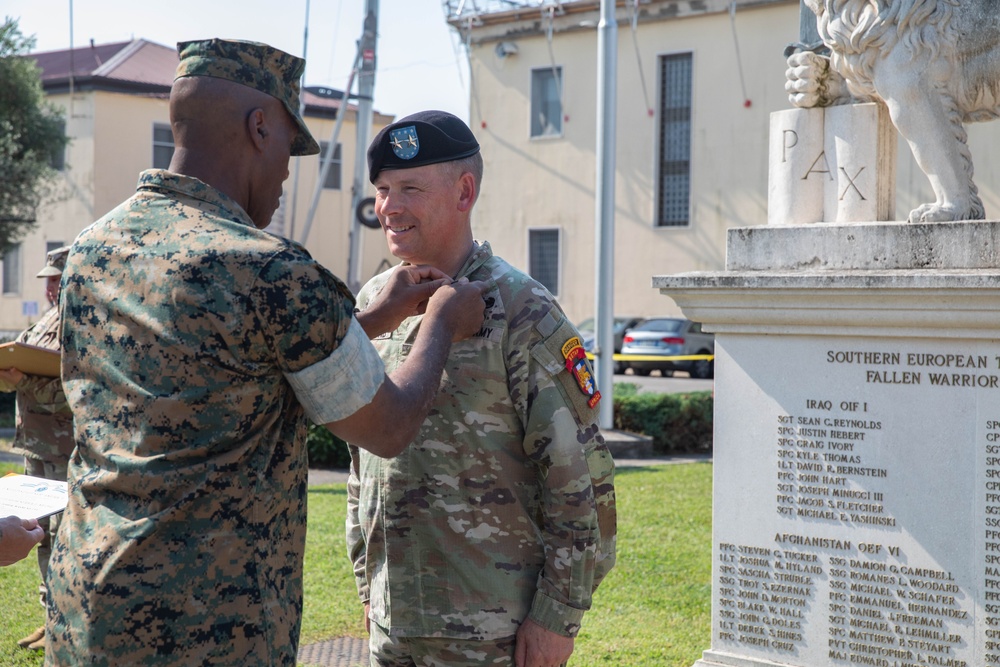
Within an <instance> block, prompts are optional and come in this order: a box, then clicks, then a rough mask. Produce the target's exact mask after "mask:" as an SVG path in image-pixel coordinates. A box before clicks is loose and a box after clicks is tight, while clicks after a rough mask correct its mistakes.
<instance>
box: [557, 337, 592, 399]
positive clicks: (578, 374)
mask: <svg viewBox="0 0 1000 667" xmlns="http://www.w3.org/2000/svg"><path fill="white" fill-rule="evenodd" d="M562 355H563V357H565V359H566V369H567V370H568V371H569V372H570V373H572V374H573V377H574V378H576V384H577V386H578V387H580V391H582V392H583V394H584V396H588V397H589V398H588V399H587V405H589V406H590V407H594V406H595V405H597V403H598V402H599V401H600V400H601V392H599V391H597V382H595V381H594V369H593V367H591V365H590V360H589V359H587V351H586V350H584V349H583V344H582V343H581V342H580V339H579V338H577V337H576V336H573V337H572V338H570V339H569V340H568V341H566V342H565V343H563V346H562Z"/></svg>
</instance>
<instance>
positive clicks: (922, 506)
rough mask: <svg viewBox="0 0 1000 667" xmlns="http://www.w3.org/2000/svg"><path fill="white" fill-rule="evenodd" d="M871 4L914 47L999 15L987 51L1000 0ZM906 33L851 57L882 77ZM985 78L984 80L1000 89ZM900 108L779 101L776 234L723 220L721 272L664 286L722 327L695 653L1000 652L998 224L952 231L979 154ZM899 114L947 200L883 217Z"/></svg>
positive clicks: (971, 213)
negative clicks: (967, 156)
mask: <svg viewBox="0 0 1000 667" xmlns="http://www.w3.org/2000/svg"><path fill="white" fill-rule="evenodd" d="M806 2H807V3H809V4H810V7H811V8H812V9H813V10H818V11H817V13H819V14H820V22H819V27H820V34H821V36H823V37H824V41H826V39H827V33H829V32H831V31H832V32H837V30H841V29H842V28H843V21H844V19H843V17H842V16H841V17H835V18H831V17H830V16H829V14H827V17H826V19H825V20H826V24H824V15H823V12H827V11H828V9H827V8H828V6H829V5H837V6H841V5H844V4H850V2H851V0H847V1H846V2H844V1H843V0H841V1H838V2H833V0H830V2H829V3H828V4H827V5H819V4H818V3H814V2H813V0H806ZM862 4H864V5H865V6H867V7H869V8H870V9H866V10H859V12H860V14H858V12H856V13H855V14H852V15H851V16H853V17H854V18H857V16H858V15H861V17H862V21H863V22H867V23H871V24H874V23H877V22H878V18H879V17H878V16H874V15H873V14H872V13H873V12H876V8H877V7H881V8H882V11H885V12H886V13H892V14H893V17H890V18H892V19H893V20H894V21H896V23H898V24H905V25H910V24H911V23H912V22H913V21H915V20H917V19H915V18H913V16H917V17H918V18H922V19H926V20H925V24H924V29H923V31H922V33H921V38H922V39H923V38H926V37H927V33H929V32H930V31H929V30H928V29H927V25H931V26H940V27H941V29H942V31H943V30H944V28H945V27H946V26H950V27H951V28H954V26H955V24H956V22H957V23H960V24H961V25H960V27H961V28H962V29H963V30H965V31H966V32H965V34H966V35H967V36H968V35H975V34H977V33H976V32H975V30H974V29H973V28H974V26H973V23H974V22H973V23H969V22H966V23H961V21H963V20H965V19H962V18H961V17H962V16H965V15H969V11H966V10H969V9H974V8H977V7H978V8H979V10H981V11H982V10H983V8H984V7H986V8H987V9H988V8H989V7H992V10H991V11H992V15H987V14H982V13H980V14H979V17H980V22H984V23H987V22H986V21H984V20H983V17H984V16H991V22H988V25H984V26H983V28H984V31H982V32H984V33H985V29H986V28H989V30H990V31H991V32H990V33H989V35H992V37H989V35H987V36H986V37H983V39H982V40H980V41H978V42H977V44H978V47H977V48H979V51H980V52H981V53H982V54H984V55H983V57H984V58H986V57H987V56H989V58H987V60H984V61H983V62H988V63H992V62H994V60H992V58H994V56H993V55H992V54H993V53H994V52H995V50H996V40H997V39H1000V31H998V28H997V26H998V21H1000V15H998V14H997V8H996V5H995V3H992V4H990V3H986V2H978V1H974V2H958V3H955V2H949V3H946V2H945V0H940V3H939V4H934V3H930V4H929V3H921V2H919V0H910V1H908V2H899V1H898V0H888V1H885V2H880V3H862ZM945 4H947V5H948V8H947V9H942V7H943V6H944V5H945ZM914 5H919V6H920V7H922V8H923V9H922V10H914V9H913V6H914ZM866 11H867V12H868V14H867V15H866V14H865V12H866ZM904 11H912V12H916V14H915V15H914V14H912V13H911V14H908V16H909V19H908V20H907V21H903V20H902V18H901V16H902V14H903V12H904ZM938 14H947V15H948V16H947V17H946V18H947V20H945V18H942V17H941V16H939V15H938ZM927 17H931V18H927ZM932 19H933V20H932ZM886 20H888V18H886ZM838 21H839V22H840V23H839V24H838ZM928 21H929V23H928ZM824 25H826V28H824ZM949 29H950V28H949ZM824 30H826V32H824ZM970 30H971V32H970ZM855 34H860V33H857V32H856V33H855ZM942 34H945V33H943V32H942ZM987 38H988V39H987ZM942 39H951V41H952V43H953V42H954V41H955V40H954V39H952V38H950V37H947V36H945V37H942ZM969 39H970V40H972V39H973V38H969ZM912 41H913V40H912V39H910V38H909V37H906V36H900V35H896V34H893V35H890V37H885V36H884V35H883V37H882V41H880V42H879V41H876V42H875V43H874V44H875V45H869V47H868V48H869V49H877V48H878V46H877V45H878V44H881V45H883V46H884V47H885V48H883V50H882V51H878V52H875V53H872V52H869V53H867V55H865V54H861V55H858V54H854V56H852V57H855V56H857V57H858V58H860V59H865V58H867V60H869V61H874V62H873V63H872V66H873V67H874V70H875V71H887V70H888V69H890V67H889V65H890V64H891V62H889V61H891V60H892V59H893V58H895V57H897V56H896V55H894V51H893V49H894V48H895V49H904V46H900V45H906V44H911V43H912ZM886 45H888V46H886ZM827 46H831V47H832V48H833V59H832V60H831V62H833V63H834V64H835V65H836V63H837V58H838V56H837V51H836V49H837V48H838V46H837V43H832V44H827ZM889 47H892V48H889ZM905 48H910V47H908V46H907V47H905ZM935 52H936V53H938V54H939V57H940V58H948V57H950V58H957V57H958V56H956V55H955V52H954V51H952V52H949V51H948V50H947V49H944V48H939V49H936V51H935ZM811 53H812V52H810V54H811ZM799 55H800V54H799ZM899 57H902V56H899ZM963 58H964V56H963ZM807 59H808V60H812V59H813V58H812V55H810V56H808V57H807ZM801 60H802V58H796V57H795V56H793V58H792V60H791V62H790V64H791V66H792V69H796V68H797V67H800V66H801V65H799V64H796V62H798V61H801ZM961 62H962V63H964V64H965V65H966V66H967V65H968V63H969V62H970V61H969V60H968V59H964V60H962V61H961ZM925 64H926V67H927V68H928V69H930V70H932V71H933V72H940V71H954V67H953V65H952V64H951V63H948V62H943V63H939V62H938V61H936V60H929V61H927V62H926V63H925ZM835 69H836V67H835ZM985 71H986V70H985V69H978V70H977V72H978V74H979V75H982V76H985ZM798 74H801V71H800V72H798V73H796V74H795V77H797V76H798ZM966 74H967V73H966ZM935 76H938V74H935ZM795 77H793V79H792V83H791V84H790V87H791V89H792V90H791V92H792V97H793V101H794V99H795V96H796V95H800V94H802V90H803V89H804V88H802V84H800V83H795V81H796V78H795ZM991 77H992V78H989V79H986V80H983V81H981V83H983V85H984V86H985V87H983V88H980V91H983V90H1000V75H991ZM797 80H798V81H802V79H797ZM874 80H875V82H876V88H878V89H879V92H880V93H882V91H883V90H889V89H892V90H901V89H904V88H903V87H901V86H891V85H887V84H882V83H879V81H880V79H879V77H878V76H876V77H875V79H874ZM848 83H849V84H850V85H849V86H848V88H851V87H854V88H857V85H856V82H851V81H850V80H848ZM826 90H827V91H828V90H829V87H828V88H827V89H826ZM980 97H983V95H980ZM838 99H839V98H838ZM994 99H996V96H994ZM906 100H908V102H907V104H909V101H912V100H911V98H910V97H906ZM899 104H900V102H899V99H898V98H893V97H892V96H889V95H885V94H884V93H882V96H880V97H874V98H873V99H872V100H871V101H870V102H868V103H867V105H865V106H855V107H853V108H851V109H847V110H845V115H844V116H841V115H839V111H838V109H837V107H838V105H833V106H827V107H825V108H817V109H792V110H789V111H788V112H779V113H778V114H775V117H773V118H772V134H771V138H770V141H771V151H770V152H771V156H770V157H771V166H770V177H771V184H770V186H769V190H770V192H769V207H770V211H769V224H768V225H766V226H762V227H750V228H739V229H732V230H730V232H729V235H728V241H727V244H728V245H727V257H726V269H725V270H724V271H720V272H699V273H690V274H681V275H673V276H656V277H654V279H653V285H654V287H657V288H659V289H660V290H661V292H662V293H664V294H666V295H669V296H670V297H672V298H673V299H674V300H675V301H676V302H677V304H678V305H679V306H680V307H681V309H682V310H683V311H684V314H685V315H686V316H687V317H690V318H691V319H694V320H696V321H700V322H703V323H704V326H705V328H706V329H708V330H712V331H714V332H715V333H716V360H715V364H716V375H715V378H716V380H715V382H716V388H715V397H716V410H715V415H716V417H715V419H716V423H715V480H714V503H713V538H712V542H713V570H712V639H711V647H710V648H708V649H707V650H706V651H705V652H704V655H703V657H702V659H701V660H699V661H698V663H697V665H698V666H699V667H720V666H727V667H772V666H779V665H785V666H787V665H791V666H795V667H820V666H822V667H827V666H833V667H839V666H844V667H847V666H850V665H879V666H882V667H916V666H931V665H947V666H950V667H988V666H990V665H1000V221H996V220H975V221H960V222H956V221H952V220H954V219H956V218H974V217H980V218H981V217H983V214H982V213H979V214H978V215H977V212H978V211H979V210H980V209H981V204H978V208H977V204H976V203H975V201H978V197H977V196H976V195H975V192H974V191H973V190H974V187H975V186H972V189H969V188H968V187H967V186H969V185H971V183H972V181H971V163H970V164H969V165H968V166H969V170H968V171H967V172H966V171H963V172H962V174H963V176H962V177H961V178H952V177H951V176H941V174H942V173H943V172H941V171H940V170H941V169H946V167H947V165H948V159H946V158H947V157H948V155H945V154H943V153H938V154H937V155H936V157H933V156H929V155H928V152H927V148H926V147H925V146H920V145H919V144H920V137H919V136H916V137H914V136H908V135H907V131H906V130H904V127H903V126H904V125H905V121H904V122H900V119H901V116H900V114H899V110H897V111H895V112H894V111H893V109H894V106H898V105H899ZM904 106H905V105H904ZM831 112H832V113H831ZM887 114H888V117H891V120H892V121H893V123H895V125H896V126H898V127H899V130H900V131H901V134H902V135H903V136H904V138H906V139H907V140H908V141H909V142H910V144H911V147H912V148H913V151H914V153H915V154H916V155H917V159H918V161H919V164H920V165H921V167H922V168H924V169H925V172H927V173H928V176H929V178H930V179H931V181H932V182H936V184H935V192H936V195H937V197H938V201H936V202H934V203H932V204H927V205H924V206H921V207H919V208H918V209H917V210H916V211H914V212H912V213H911V214H910V215H909V219H910V221H911V222H909V223H907V222H902V221H895V220H893V219H892V218H893V217H894V215H893V211H892V202H893V201H894V193H893V192H892V179H891V178H889V177H888V176H889V173H887V172H890V173H891V171H892V170H893V169H894V166H893V164H892V157H891V156H892V155H893V153H894V151H893V150H892V149H891V143H892V137H893V135H894V133H893V132H892V125H890V124H889V123H888V121H887ZM904 115H905V114H904ZM952 118H954V114H953V115H952ZM845 125H846V126H853V127H855V128H861V129H860V131H858V130H857V129H854V130H851V131H850V132H844V131H842V130H841V128H843V127H844V126H845ZM951 125H952V126H953V124H951ZM927 133H928V134H930V133H932V132H930V130H928V131H927ZM858 136H862V137H867V139H865V140H864V141H863V142H862V145H857V142H855V143H853V144H852V143H851V141H850V138H851V137H858ZM949 136H950V137H953V136H954V135H953V134H949ZM845 137H846V139H845ZM926 138H927V139H931V138H930V137H926ZM958 152H959V153H961V150H959V151H958ZM921 154H922V155H923V156H924V158H928V157H930V158H931V159H929V160H927V159H921ZM950 155H951V156H952V157H954V153H951V154H950ZM949 159H950V158H949ZM959 162H961V160H959ZM926 165H937V166H934V167H933V168H928V167H927V166H926ZM941 165H945V166H944V167H942V166H941ZM935 170H937V171H935ZM965 174H967V175H968V178H966V176H965ZM814 177H815V178H814ZM939 186H940V187H939ZM959 186H961V187H959ZM956 188H957V189H956ZM963 188H964V189H963ZM970 193H971V195H970ZM852 197H853V198H854V199H853V200H852V199H851V198H852ZM859 216H861V217H859ZM943 219H944V220H945V221H942V220H943ZM814 223H815V224H814Z"/></svg>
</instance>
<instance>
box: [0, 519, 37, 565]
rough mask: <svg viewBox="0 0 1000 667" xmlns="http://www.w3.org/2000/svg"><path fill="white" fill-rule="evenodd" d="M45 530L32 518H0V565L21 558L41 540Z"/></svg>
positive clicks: (8, 563) (14, 561)
mask: <svg viewBox="0 0 1000 667" xmlns="http://www.w3.org/2000/svg"><path fill="white" fill-rule="evenodd" d="M43 537H45V530H44V529H43V528H42V527H41V526H39V525H38V522H37V521H36V520H34V519H19V518H17V517H16V516H9V517H6V518H4V519H0V566H5V565H10V564H12V563H16V562H17V561H19V560H21V559H22V558H24V557H25V556H27V555H28V553H29V552H30V551H31V549H32V547H34V546H35V545H36V544H38V543H39V542H41V541H42V538H43Z"/></svg>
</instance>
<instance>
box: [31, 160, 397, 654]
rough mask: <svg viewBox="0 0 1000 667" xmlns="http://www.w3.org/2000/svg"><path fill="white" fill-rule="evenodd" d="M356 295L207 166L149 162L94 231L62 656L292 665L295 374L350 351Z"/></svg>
mask: <svg viewBox="0 0 1000 667" xmlns="http://www.w3.org/2000/svg"><path fill="white" fill-rule="evenodd" d="M353 307H354V301H353V298H352V297H351V295H350V293H349V292H347V290H346V288H345V287H344V286H343V284H342V283H341V282H340V281H339V280H337V279H336V278H335V277H334V276H333V275H332V274H330V273H329V272H328V271H326V270H325V269H323V268H322V267H321V266H319V265H318V264H316V262H314V261H313V260H312V259H311V258H310V257H309V255H308V254H307V253H306V251H305V250H304V249H302V248H300V247H298V246H297V245H295V244H293V243H292V242H290V241H287V240H285V239H282V238H279V237H276V236H273V235H271V234H268V233H266V232H264V231H261V230H258V229H256V228H255V227H254V225H253V223H252V222H251V220H250V219H249V217H248V216H247V215H246V213H245V212H244V211H243V210H242V208H241V207H240V206H239V205H238V204H237V203H236V202H235V201H233V200H232V199H230V198H229V197H227V196H226V195H224V194H223V193H221V192H219V191H218V190H216V189H214V188H212V187H210V186H208V185H206V184H204V183H202V182H201V181H199V180H197V179H194V178H190V177H186V176H181V175H177V174H172V173H170V172H165V171H160V170H152V171H147V172H143V174H142V175H141V176H140V180H139V187H138V191H137V192H136V194H135V195H134V196H133V197H132V198H130V199H129V200H127V201H126V202H124V203H123V204H121V205H120V206H119V207H117V208H116V209H115V210H113V211H111V212H110V213H109V214H108V215H106V216H105V217H104V218H102V219H101V220H99V221H97V222H95V223H94V224H93V225H91V226H90V227H88V228H87V229H86V230H84V231H83V232H82V233H81V234H80V236H79V237H78V238H77V239H76V241H75V243H74V244H73V248H72V250H71V252H70V254H69V257H68V260H67V265H66V270H65V272H64V276H63V291H62V319H63V328H62V345H63V366H62V368H63V385H64V387H65V390H66V395H67V397H68V399H69V403H70V406H71V408H72V410H73V415H74V418H75V425H74V426H75V438H76V442H77V449H76V451H75V453H74V456H73V457H72V459H71V460H70V466H69V483H70V501H69V506H68V508H67V510H66V513H65V516H64V518H63V522H62V526H61V529H60V531H59V534H58V537H57V540H56V546H55V549H54V553H53V555H52V559H51V562H50V565H49V582H48V583H49V624H48V633H47V638H48V644H47V646H46V656H45V657H46V665H83V664H86V665H124V664H129V665H176V666H178V667H180V666H183V667H189V666H191V665H209V664H211V665H213V666H220V665H229V666H232V667H237V666H238V667H248V666H265V665H267V666H271V665H294V664H295V657H296V649H297V642H298V633H299V625H300V616H301V604H302V557H303V550H304V546H305V545H304V542H305V527H306V526H305V519H306V517H305V503H306V473H307V461H306V457H305V451H304V446H303V443H304V439H305V435H306V430H307V427H308V420H307V419H306V417H305V415H304V411H303V408H302V406H301V405H300V403H299V401H298V400H297V398H296V395H295V393H294V391H293V389H292V388H291V386H290V384H289V381H288V380H286V376H290V375H293V374H295V373H297V372H299V371H302V370H303V369H306V370H308V369H309V368H313V367H315V365H316V364H321V363H325V360H326V359H329V358H331V357H333V356H334V355H335V354H336V352H337V349H338V347H339V346H340V344H341V342H342V341H343V340H344V339H345V336H347V335H348V330H349V329H350V328H351V326H352V322H353ZM369 347H370V346H369ZM378 372H379V373H382V371H381V369H379V371H378ZM345 375H346V374H345ZM383 376H384V373H383ZM349 381H351V382H354V381H357V382H359V383H360V384H361V385H362V386H364V385H365V383H366V380H365V378H364V377H361V378H354V377H351V378H349ZM378 382H381V377H379V378H378Z"/></svg>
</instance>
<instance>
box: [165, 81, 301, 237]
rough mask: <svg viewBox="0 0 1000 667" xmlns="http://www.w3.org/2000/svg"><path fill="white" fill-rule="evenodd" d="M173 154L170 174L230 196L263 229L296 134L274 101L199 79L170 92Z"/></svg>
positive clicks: (275, 204) (232, 85) (278, 194)
mask: <svg viewBox="0 0 1000 667" xmlns="http://www.w3.org/2000/svg"><path fill="white" fill-rule="evenodd" d="M170 124H171V127H172V129H173V132H174V155H173V158H172V159H171V160H170V167H169V169H170V171H172V172H174V173H178V174H184V175H187V176H193V177H195V178H197V179H199V180H201V181H203V182H205V183H207V184H209V185H211V186H212V187H214V188H216V189H217V190H220V191H221V192H224V193H225V194H227V195H229V196H230V197H231V198H233V199H234V200H235V201H236V202H237V203H238V204H239V205H240V206H241V207H243V210H244V211H246V213H247V214H248V215H249V216H250V218H251V220H253V223H254V225H256V226H257V227H259V228H261V229H263V228H264V227H266V226H267V225H268V224H269V223H270V221H271V216H272V215H273V214H274V211H275V210H276V209H277V208H278V204H279V199H280V197H281V192H282V188H281V184H282V183H283V182H284V180H285V179H286V178H287V177H288V158H289V155H290V152H291V149H292V146H293V144H294V142H295V140H296V137H297V136H298V128H297V126H296V123H295V121H294V119H293V118H292V117H291V115H290V114H289V113H288V111H287V110H286V109H285V107H284V105H283V104H282V103H281V102H280V101H279V100H277V99H275V98H274V97H272V96H270V95H268V94H266V93H262V92H260V91H258V90H255V89H253V88H248V87H247V86H244V85H241V84H238V83H234V82H232V81H227V80H225V79H217V78H213V77H204V76H189V77H184V78H181V79H177V80H176V81H174V85H173V88H172V89H171V92H170Z"/></svg>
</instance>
